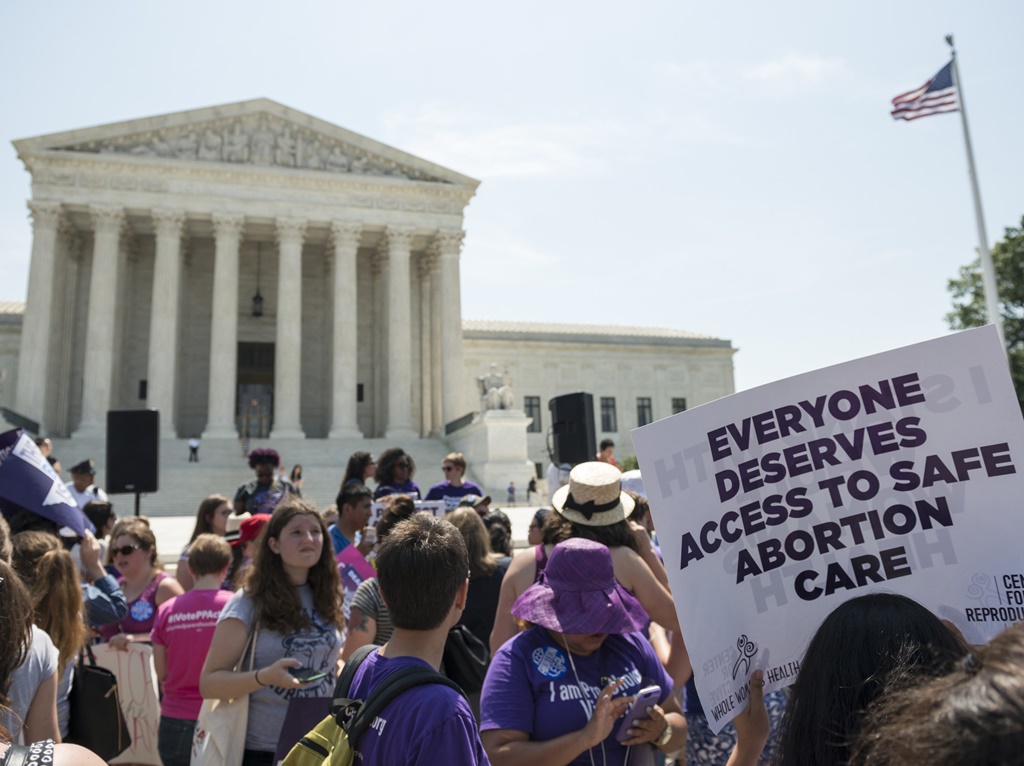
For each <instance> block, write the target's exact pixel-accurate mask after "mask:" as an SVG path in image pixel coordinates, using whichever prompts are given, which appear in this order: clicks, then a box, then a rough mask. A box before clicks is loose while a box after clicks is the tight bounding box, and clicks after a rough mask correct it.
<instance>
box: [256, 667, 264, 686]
mask: <svg viewBox="0 0 1024 766" xmlns="http://www.w3.org/2000/svg"><path fill="white" fill-rule="evenodd" d="M260 670H262V668H256V675H255V678H256V683H258V684H259V685H260V686H266V684H265V683H263V682H262V681H261V680H260Z"/></svg>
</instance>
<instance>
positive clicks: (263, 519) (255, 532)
mask: <svg viewBox="0 0 1024 766" xmlns="http://www.w3.org/2000/svg"><path fill="white" fill-rule="evenodd" d="M268 521H270V514H269V513H255V514H253V515H252V516H250V517H249V518H247V519H243V520H242V524H241V526H240V527H239V530H238V539H237V540H235V541H233V542H232V543H231V544H232V545H242V544H243V543H247V542H249V541H250V540H255V539H256V538H257V537H259V536H260V530H262V529H263V526H264V525H265V524H266V523H267V522H268Z"/></svg>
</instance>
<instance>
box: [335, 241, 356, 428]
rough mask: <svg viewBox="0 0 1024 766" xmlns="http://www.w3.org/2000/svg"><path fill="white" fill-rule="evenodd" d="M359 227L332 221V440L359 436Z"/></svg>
mask: <svg viewBox="0 0 1024 766" xmlns="http://www.w3.org/2000/svg"><path fill="white" fill-rule="evenodd" d="M361 232H362V227H361V226H360V225H359V224H357V223H342V222H341V221H335V222H334V223H333V224H331V238H332V242H333V245H334V339H333V342H332V350H333V352H334V355H333V358H332V360H331V361H332V366H331V371H332V375H331V393H332V400H331V401H332V406H331V430H330V433H329V434H328V438H331V439H362V438H363V434H362V432H360V430H359V424H358V418H357V414H356V378H357V372H358V369H359V359H358V356H357V354H358V349H359V346H358V343H357V335H356V328H357V327H358V323H359V317H358V313H357V311H356V308H357V303H356V253H357V252H358V250H359V236H360V233H361Z"/></svg>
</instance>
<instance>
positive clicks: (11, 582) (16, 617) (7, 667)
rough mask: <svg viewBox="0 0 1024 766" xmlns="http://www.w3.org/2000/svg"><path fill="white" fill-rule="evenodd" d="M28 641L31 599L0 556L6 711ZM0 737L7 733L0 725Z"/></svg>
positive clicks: (0, 662) (0, 680)
mask: <svg viewBox="0 0 1024 766" xmlns="http://www.w3.org/2000/svg"><path fill="white" fill-rule="evenodd" d="M31 644H32V600H31V598H30V597H29V595H28V589H27V588H25V586H24V585H22V583H21V580H20V579H19V578H18V575H17V574H16V573H15V571H14V569H13V568H12V567H11V565H10V564H8V563H7V562H6V561H5V560H4V559H2V558H0V706H2V707H3V708H5V709H7V710H10V707H11V698H10V697H8V696H7V692H8V691H9V690H10V688H11V675H12V674H13V673H14V671H15V669H16V668H19V667H21V663H23V662H24V661H25V657H26V656H28V648H29V646H30V645H31ZM0 737H2V738H3V739H6V740H7V741H8V742H9V741H10V739H11V737H10V732H8V731H7V730H6V729H4V727H3V725H2V724H0Z"/></svg>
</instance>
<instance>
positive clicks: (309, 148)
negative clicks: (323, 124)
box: [302, 138, 324, 170]
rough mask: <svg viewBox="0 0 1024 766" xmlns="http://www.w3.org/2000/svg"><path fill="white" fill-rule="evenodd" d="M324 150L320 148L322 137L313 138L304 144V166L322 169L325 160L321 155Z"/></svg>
mask: <svg viewBox="0 0 1024 766" xmlns="http://www.w3.org/2000/svg"><path fill="white" fill-rule="evenodd" d="M322 151H323V150H322V149H321V148H320V139H318V138H314V139H311V140H310V141H309V142H308V143H306V144H305V145H304V146H303V152H302V167H304V168H310V169H312V170H322V169H323V166H324V160H323V157H322V156H321V152H322Z"/></svg>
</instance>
